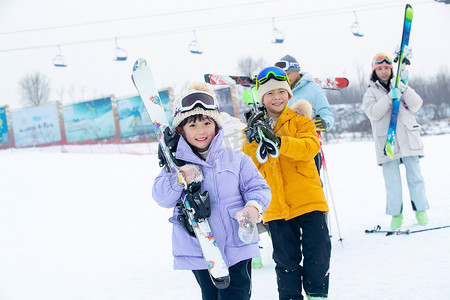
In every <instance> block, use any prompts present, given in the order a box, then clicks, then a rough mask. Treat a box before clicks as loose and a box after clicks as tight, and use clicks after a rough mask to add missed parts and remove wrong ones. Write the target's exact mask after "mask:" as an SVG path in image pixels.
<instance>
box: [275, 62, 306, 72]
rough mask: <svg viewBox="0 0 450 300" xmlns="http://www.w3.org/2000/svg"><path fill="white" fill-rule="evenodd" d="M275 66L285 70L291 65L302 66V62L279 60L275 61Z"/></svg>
mask: <svg viewBox="0 0 450 300" xmlns="http://www.w3.org/2000/svg"><path fill="white" fill-rule="evenodd" d="M275 66H276V67H278V68H280V69H282V70H284V71H287V70H288V69H289V68H290V67H294V68H300V64H299V63H298V62H290V61H287V60H279V61H277V62H276V63H275Z"/></svg>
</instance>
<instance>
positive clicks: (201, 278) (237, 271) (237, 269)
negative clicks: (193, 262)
mask: <svg viewBox="0 0 450 300" xmlns="http://www.w3.org/2000/svg"><path fill="white" fill-rule="evenodd" d="M228 271H229V272H230V279H231V280H230V285H229V286H228V287H227V288H226V289H222V290H219V289H218V288H216V287H215V286H214V284H213V283H212V281H211V278H210V277H209V273H208V270H193V271H192V272H193V273H194V275H195V279H197V282H198V284H199V285H200V288H201V290H202V299H203V300H249V299H250V296H251V292H252V285H251V281H252V260H251V259H247V260H243V261H241V262H238V263H237V264H235V265H234V266H231V267H230V268H229V269H228Z"/></svg>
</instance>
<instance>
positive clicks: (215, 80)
mask: <svg viewBox="0 0 450 300" xmlns="http://www.w3.org/2000/svg"><path fill="white" fill-rule="evenodd" d="M204 77H205V82H206V83H209V84H213V85H231V84H236V85H243V86H255V85H256V75H255V76H232V75H218V74H205V75H204ZM314 81H315V82H316V83H317V84H318V85H319V86H320V87H321V88H323V89H326V90H339V89H342V88H345V87H347V86H348V79H347V78H345V77H326V78H314Z"/></svg>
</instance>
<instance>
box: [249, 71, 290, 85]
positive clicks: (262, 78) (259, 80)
mask: <svg viewBox="0 0 450 300" xmlns="http://www.w3.org/2000/svg"><path fill="white" fill-rule="evenodd" d="M270 79H275V80H278V81H285V80H286V81H287V82H288V84H289V85H290V84H291V83H290V82H289V77H288V76H287V74H286V72H285V71H283V70H282V69H280V68H278V67H268V68H265V69H264V70H262V71H261V72H259V74H258V76H257V77H256V87H258V86H259V85H261V84H264V83H266V82H267V81H269V80H270Z"/></svg>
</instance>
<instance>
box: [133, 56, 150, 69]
mask: <svg viewBox="0 0 450 300" xmlns="http://www.w3.org/2000/svg"><path fill="white" fill-rule="evenodd" d="M146 65H147V61H146V60H145V58H138V59H137V60H136V62H135V63H134V66H133V72H134V71H136V70H138V69H142V68H143V67H145V66H146Z"/></svg>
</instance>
